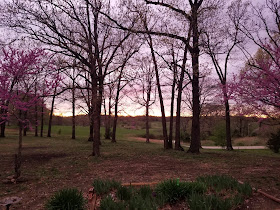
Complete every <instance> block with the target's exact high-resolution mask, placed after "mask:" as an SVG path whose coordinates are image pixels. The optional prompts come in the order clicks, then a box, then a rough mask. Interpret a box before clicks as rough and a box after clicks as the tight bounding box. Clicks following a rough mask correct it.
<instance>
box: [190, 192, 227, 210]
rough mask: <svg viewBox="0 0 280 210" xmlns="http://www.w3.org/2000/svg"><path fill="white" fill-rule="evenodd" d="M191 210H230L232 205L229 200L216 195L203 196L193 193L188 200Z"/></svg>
mask: <svg viewBox="0 0 280 210" xmlns="http://www.w3.org/2000/svg"><path fill="white" fill-rule="evenodd" d="M188 204H189V208H190V209H191V210H211V209H215V210H230V209H231V208H232V203H231V201H230V200H229V199H225V200H223V199H221V198H220V197H218V196H216V195H205V194H197V193H194V194H192V195H191V196H190V198H189V199H188Z"/></svg>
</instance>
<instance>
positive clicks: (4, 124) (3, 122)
mask: <svg viewBox="0 0 280 210" xmlns="http://www.w3.org/2000/svg"><path fill="white" fill-rule="evenodd" d="M6 114H7V111H6V110H5V109H1V117H4V116H5V115H6ZM0 129H1V131H0V132H1V133H0V138H4V137H5V129H6V120H5V119H1V123H0Z"/></svg>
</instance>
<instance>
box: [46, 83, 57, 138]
mask: <svg viewBox="0 0 280 210" xmlns="http://www.w3.org/2000/svg"><path fill="white" fill-rule="evenodd" d="M55 95H56V87H55V88H54V94H53V98H52V106H51V113H50V117H49V126H48V135H47V137H51V132H52V118H53V109H54V100H55Z"/></svg>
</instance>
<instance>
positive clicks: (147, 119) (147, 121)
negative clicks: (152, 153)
mask: <svg viewBox="0 0 280 210" xmlns="http://www.w3.org/2000/svg"><path fill="white" fill-rule="evenodd" d="M147 95H148V93H147ZM146 143H150V125H149V102H147V103H146Z"/></svg>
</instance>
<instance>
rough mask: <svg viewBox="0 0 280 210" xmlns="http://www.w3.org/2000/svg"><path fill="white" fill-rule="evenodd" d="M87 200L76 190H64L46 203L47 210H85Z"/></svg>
mask: <svg viewBox="0 0 280 210" xmlns="http://www.w3.org/2000/svg"><path fill="white" fill-rule="evenodd" d="M85 204H86V200H85V199H84V197H83V194H82V192H80V191H78V190H77V189H75V188H69V189H62V190H60V191H58V192H56V193H55V194H54V195H53V196H52V197H51V198H50V199H49V200H48V201H47V203H46V205H45V208H46V209H47V210H83V209H85Z"/></svg>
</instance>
